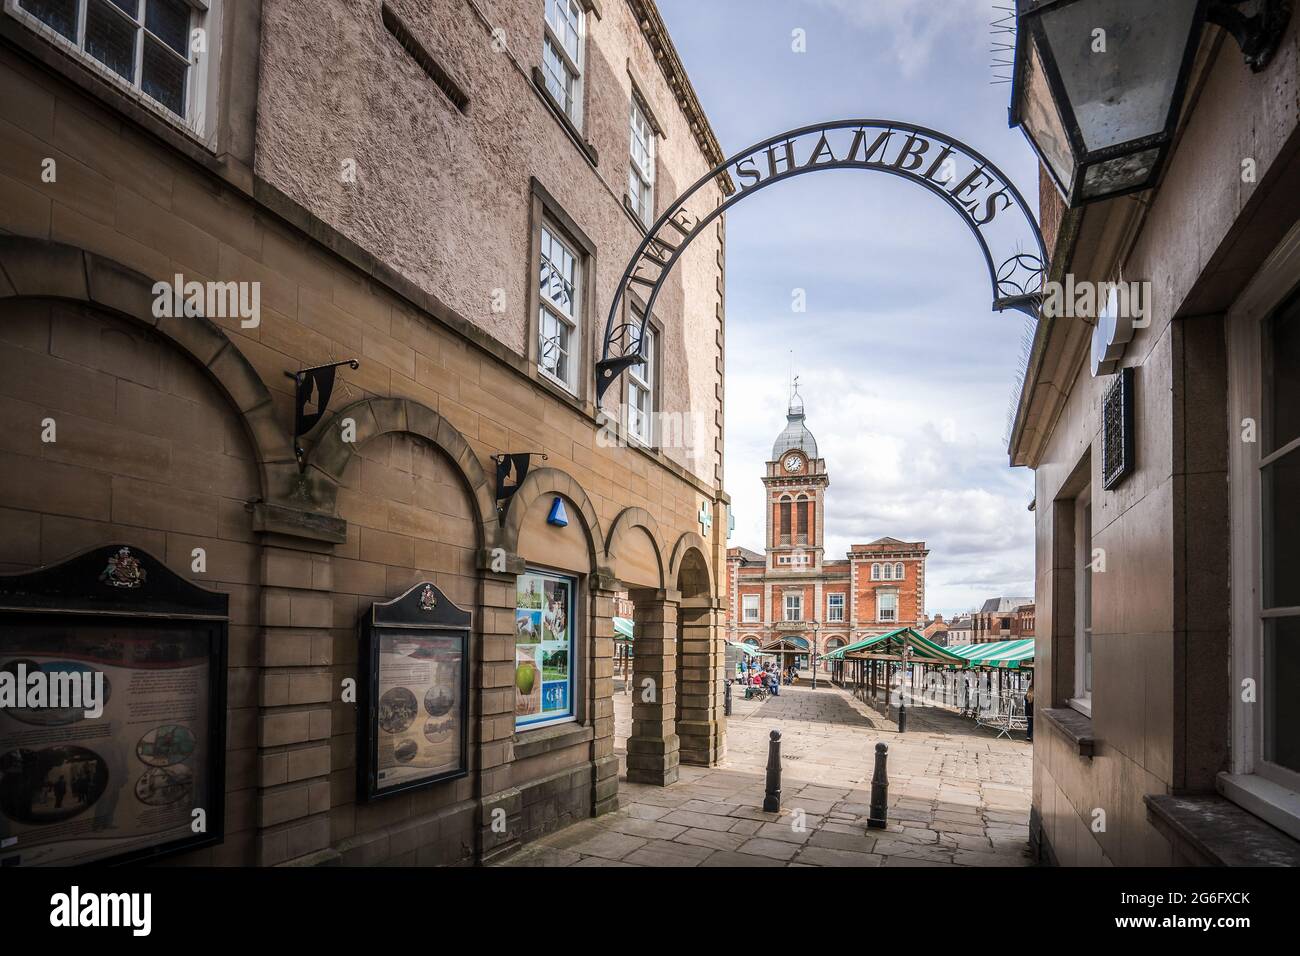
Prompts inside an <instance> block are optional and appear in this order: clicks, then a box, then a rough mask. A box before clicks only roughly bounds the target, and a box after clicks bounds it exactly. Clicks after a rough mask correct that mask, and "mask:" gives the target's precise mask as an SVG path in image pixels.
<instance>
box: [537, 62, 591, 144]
mask: <svg viewBox="0 0 1300 956" xmlns="http://www.w3.org/2000/svg"><path fill="white" fill-rule="evenodd" d="M533 89H535V90H536V91H537V93H538V95H540V96H541V98H542V102H543V103H545V104H546V105H547V106H549V107H550V109H551V114H552V115H553V116H554V117H555V119H556V120H557V121H558V122H559V124H560V126H561V127H563V128H564V132H565V133H567V134H568V136H569V139H571V140H573V145H574V146H576V147H578V150H579V151H580V152H581V153H582V155H583V156H584V157H585V158H586V160H587V162H589V163H591V167H592V169H595V168H596V167H597V166H599V165H600V158H599V156H598V155H597V153H596V147H595V146H593V145H591V143H589V142H587V140H585V139H583V138H582V131H581V130H579V129H578V127H577V126H575V125H574V123H573V120H572V119H570V118H569V114H568V113H566V112H564V107H563V106H561V105H560V104H559V103H557V102H556V101H555V97H553V96H552V95H551V91H550V90H548V89H547V88H546V79H545V77H543V76H542V68H541V67H540V66H535V67H533Z"/></svg>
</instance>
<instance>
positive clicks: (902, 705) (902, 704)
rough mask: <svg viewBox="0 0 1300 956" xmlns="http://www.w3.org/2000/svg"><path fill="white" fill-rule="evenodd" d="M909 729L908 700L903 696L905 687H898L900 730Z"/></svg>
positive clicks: (901, 731) (900, 731)
mask: <svg viewBox="0 0 1300 956" xmlns="http://www.w3.org/2000/svg"><path fill="white" fill-rule="evenodd" d="M906 730H907V700H906V699H905V698H904V697H903V688H902V687H901V686H900V687H899V688H898V732H899V733H900V734H901V733H903V732H904V731H906Z"/></svg>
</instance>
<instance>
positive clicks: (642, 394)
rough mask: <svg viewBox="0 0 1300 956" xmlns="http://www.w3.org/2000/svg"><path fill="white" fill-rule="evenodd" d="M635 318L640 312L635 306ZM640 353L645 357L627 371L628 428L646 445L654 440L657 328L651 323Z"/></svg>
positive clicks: (636, 320) (645, 333)
mask: <svg viewBox="0 0 1300 956" xmlns="http://www.w3.org/2000/svg"><path fill="white" fill-rule="evenodd" d="M632 316H633V322H640V321H641V315H640V314H639V313H638V312H637V311H636V310H633V312H632ZM643 335H644V340H643V341H642V343H641V354H643V355H644V356H645V361H644V362H642V363H640V364H639V365H633V366H632V367H631V368H630V369H628V373H627V430H628V431H629V432H630V433H631V435H632V437H633V438H635V439H636V440H637V441H639V442H641V443H642V444H644V445H651V444H654V387H655V330H654V329H653V328H651V327H650V326H649V325H647V326H646V327H645V332H644V333H643Z"/></svg>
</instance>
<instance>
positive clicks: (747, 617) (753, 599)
mask: <svg viewBox="0 0 1300 956" xmlns="http://www.w3.org/2000/svg"><path fill="white" fill-rule="evenodd" d="M760 610H761V608H760V607H759V595H757V594H742V595H741V596H740V619H741V621H743V622H744V623H746V624H753V623H755V622H757V621H758V620H759V616H758V615H759V611H760Z"/></svg>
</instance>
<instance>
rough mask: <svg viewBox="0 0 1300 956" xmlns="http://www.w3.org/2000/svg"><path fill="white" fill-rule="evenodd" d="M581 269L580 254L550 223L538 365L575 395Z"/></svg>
mask: <svg viewBox="0 0 1300 956" xmlns="http://www.w3.org/2000/svg"><path fill="white" fill-rule="evenodd" d="M580 271H581V263H580V262H579V259H578V255H577V253H576V252H574V251H573V249H571V248H570V247H569V246H568V245H566V244H565V243H564V241H563V240H562V239H560V238H559V237H558V236H557V235H556V234H555V231H554V230H553V229H552V228H551V227H550V226H549V225H543V226H542V261H541V314H540V316H539V317H538V326H537V327H538V335H539V341H538V346H537V367H538V368H539V369H541V371H542V373H543V374H544V375H546V376H548V377H549V378H551V379H554V380H555V381H556V382H558V383H559V384H560V385H563V386H564V387H565V388H566V389H567V390H568V391H570V392H574V393H575V394H576V392H577V381H578V357H579V355H580V354H581V353H580V352H579V351H578V349H579V339H580V334H579V328H580V326H579V322H578V316H579V311H578V309H579V303H578V296H579V285H580V279H581V276H580Z"/></svg>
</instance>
